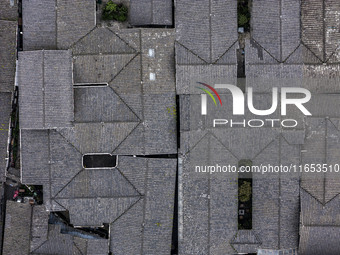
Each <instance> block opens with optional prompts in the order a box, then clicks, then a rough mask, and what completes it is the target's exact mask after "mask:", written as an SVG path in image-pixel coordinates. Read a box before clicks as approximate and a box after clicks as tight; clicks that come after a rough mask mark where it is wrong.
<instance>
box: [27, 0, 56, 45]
mask: <svg viewBox="0 0 340 255" xmlns="http://www.w3.org/2000/svg"><path fill="white" fill-rule="evenodd" d="M22 9H23V13H22V23H23V43H24V45H23V48H24V50H41V49H45V50H54V49H56V48H57V33H56V29H57V28H56V16H57V13H56V0H46V1H39V0H23V1H22Z"/></svg>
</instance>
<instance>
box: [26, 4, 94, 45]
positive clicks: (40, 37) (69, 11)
mask: <svg viewBox="0 0 340 255" xmlns="http://www.w3.org/2000/svg"><path fill="white" fill-rule="evenodd" d="M22 9H23V31H24V32H23V36H24V50H41V49H46V50H47V49H68V48H70V47H71V45H73V44H74V43H75V42H76V41H78V40H79V39H81V38H82V37H83V36H85V35H86V34H87V33H88V32H90V31H91V30H92V29H93V28H94V27H95V25H96V11H95V10H96V4H95V2H94V1H92V0H86V1H81V0H76V1H65V0H47V1H43V2H41V1H36V0H33V1H31V0H23V3H22ZM38 17H39V18H38Z"/></svg>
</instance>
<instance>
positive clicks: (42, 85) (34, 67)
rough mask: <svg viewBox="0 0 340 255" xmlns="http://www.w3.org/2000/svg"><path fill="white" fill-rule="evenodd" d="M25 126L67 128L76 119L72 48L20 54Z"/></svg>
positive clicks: (21, 118)
mask: <svg viewBox="0 0 340 255" xmlns="http://www.w3.org/2000/svg"><path fill="white" fill-rule="evenodd" d="M19 55H20V56H19V67H18V68H19V70H18V77H19V78H18V79H19V81H18V82H19V87H20V97H19V101H20V105H21V107H20V121H21V124H20V126H21V128H28V129H43V128H54V127H67V126H70V125H71V121H73V119H74V113H73V89H72V63H71V54H70V52H69V51H30V52H21V53H20V54H19Z"/></svg>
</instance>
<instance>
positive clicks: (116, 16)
mask: <svg viewBox="0 0 340 255" xmlns="http://www.w3.org/2000/svg"><path fill="white" fill-rule="evenodd" d="M127 14H128V8H127V7H126V6H124V5H123V4H115V3H114V2H113V1H111V0H110V1H108V2H107V4H106V5H105V6H104V8H103V13H102V18H103V19H104V20H117V21H121V22H123V21H126V20H127Z"/></svg>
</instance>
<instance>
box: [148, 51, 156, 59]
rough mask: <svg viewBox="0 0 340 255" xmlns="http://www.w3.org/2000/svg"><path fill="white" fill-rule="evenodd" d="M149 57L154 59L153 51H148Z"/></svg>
mask: <svg viewBox="0 0 340 255" xmlns="http://www.w3.org/2000/svg"><path fill="white" fill-rule="evenodd" d="M149 57H151V58H154V57H155V50H154V49H149Z"/></svg>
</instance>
